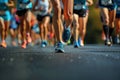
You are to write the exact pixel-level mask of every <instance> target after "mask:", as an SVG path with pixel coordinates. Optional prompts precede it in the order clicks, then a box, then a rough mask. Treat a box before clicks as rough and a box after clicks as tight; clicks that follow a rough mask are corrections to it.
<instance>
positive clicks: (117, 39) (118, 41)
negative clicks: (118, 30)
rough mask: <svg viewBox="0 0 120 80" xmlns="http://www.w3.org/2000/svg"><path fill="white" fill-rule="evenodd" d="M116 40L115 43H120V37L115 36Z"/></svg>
mask: <svg viewBox="0 0 120 80" xmlns="http://www.w3.org/2000/svg"><path fill="white" fill-rule="evenodd" d="M114 42H115V44H120V39H119V37H117V36H116V37H115V39H114Z"/></svg>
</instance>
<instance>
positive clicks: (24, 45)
mask: <svg viewBox="0 0 120 80" xmlns="http://www.w3.org/2000/svg"><path fill="white" fill-rule="evenodd" d="M26 46H27V42H26V41H24V42H23V43H22V45H21V47H22V48H23V49H26Z"/></svg>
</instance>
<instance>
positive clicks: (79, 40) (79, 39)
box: [78, 38, 81, 46]
mask: <svg viewBox="0 0 120 80" xmlns="http://www.w3.org/2000/svg"><path fill="white" fill-rule="evenodd" d="M78 44H79V46H81V38H78Z"/></svg>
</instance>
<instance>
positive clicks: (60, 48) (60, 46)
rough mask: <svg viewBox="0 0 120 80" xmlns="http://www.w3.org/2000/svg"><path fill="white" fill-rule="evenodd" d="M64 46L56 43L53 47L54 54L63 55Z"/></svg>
mask: <svg viewBox="0 0 120 80" xmlns="http://www.w3.org/2000/svg"><path fill="white" fill-rule="evenodd" d="M64 52H65V51H64V46H63V44H62V43H61V42H59V43H57V45H56V47H55V53H64Z"/></svg>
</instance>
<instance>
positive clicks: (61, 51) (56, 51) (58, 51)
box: [55, 49, 65, 53]
mask: <svg viewBox="0 0 120 80" xmlns="http://www.w3.org/2000/svg"><path fill="white" fill-rule="evenodd" d="M55 53H65V51H64V50H62V49H55Z"/></svg>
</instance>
